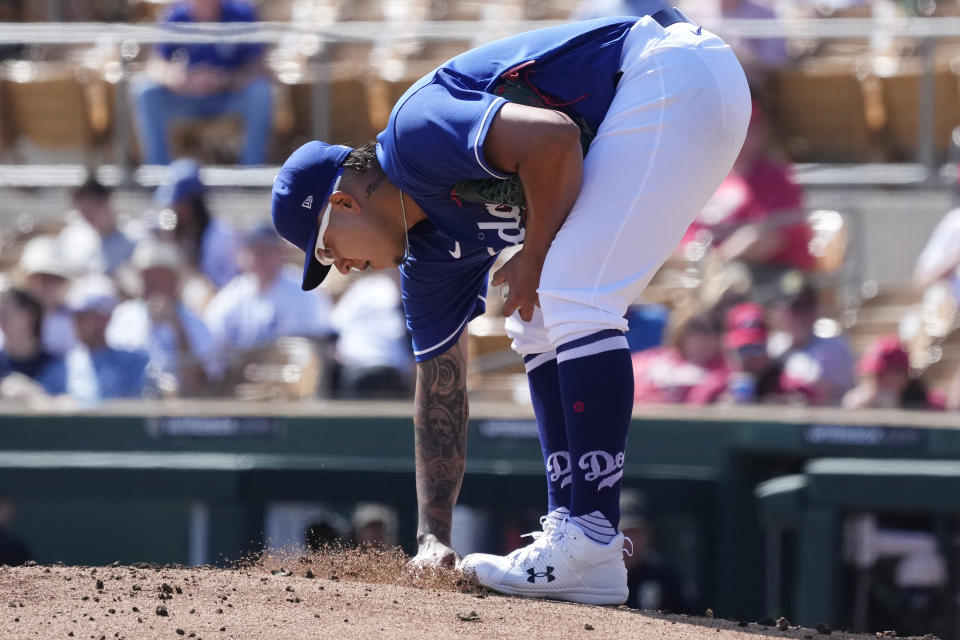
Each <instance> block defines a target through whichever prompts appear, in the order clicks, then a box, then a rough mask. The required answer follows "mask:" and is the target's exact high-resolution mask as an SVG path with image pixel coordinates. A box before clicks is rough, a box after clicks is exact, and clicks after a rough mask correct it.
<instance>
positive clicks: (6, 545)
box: [0, 498, 32, 567]
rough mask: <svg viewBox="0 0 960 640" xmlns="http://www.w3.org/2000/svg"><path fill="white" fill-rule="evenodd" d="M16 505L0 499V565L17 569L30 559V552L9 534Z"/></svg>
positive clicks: (10, 501)
mask: <svg viewBox="0 0 960 640" xmlns="http://www.w3.org/2000/svg"><path fill="white" fill-rule="evenodd" d="M15 513H16V505H14V503H13V501H12V500H10V499H8V498H0V565H6V566H8V567H17V566H20V565H23V564H26V563H27V562H28V561H29V560H31V559H32V557H31V555H30V550H29V549H27V546H26V545H25V544H23V542H21V541H20V540H19V539H17V538H16V537H14V536H13V534H11V533H10V524H11V523H12V522H13V516H14V514H15Z"/></svg>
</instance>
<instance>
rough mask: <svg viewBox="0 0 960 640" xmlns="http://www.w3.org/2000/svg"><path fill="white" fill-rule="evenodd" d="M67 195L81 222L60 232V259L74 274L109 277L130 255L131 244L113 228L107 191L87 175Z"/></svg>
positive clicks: (111, 205)
mask: <svg viewBox="0 0 960 640" xmlns="http://www.w3.org/2000/svg"><path fill="white" fill-rule="evenodd" d="M71 196H72V199H73V206H74V207H75V208H76V210H77V211H78V212H80V215H81V216H82V219H80V220H74V221H72V222H70V223H68V224H67V226H66V227H64V228H63V230H62V231H61V232H60V235H59V237H58V239H59V242H60V246H61V247H62V248H63V253H64V260H65V261H66V263H67V264H68V265H70V267H71V268H72V270H73V271H74V272H88V273H106V274H109V275H113V274H114V273H115V272H116V270H117V267H119V266H120V265H121V264H123V263H124V262H126V261H127V260H128V259H129V258H130V255H131V254H133V247H134V241H133V240H131V239H130V238H129V237H128V236H127V235H126V234H125V233H123V232H122V231H120V229H119V228H118V227H117V214H116V212H115V211H114V209H113V203H112V201H111V196H112V192H111V189H110V188H109V187H106V186H104V185H102V184H101V183H100V182H99V181H97V179H96V178H95V177H94V176H92V175H91V176H90V177H89V178H87V180H86V181H85V182H84V183H83V184H82V185H80V186H79V187H77V188H76V189H74V190H73V192H72V194H71Z"/></svg>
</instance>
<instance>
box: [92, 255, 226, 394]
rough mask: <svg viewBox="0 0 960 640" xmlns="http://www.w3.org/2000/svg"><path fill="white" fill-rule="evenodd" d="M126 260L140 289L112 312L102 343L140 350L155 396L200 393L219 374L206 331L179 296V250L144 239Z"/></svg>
mask: <svg viewBox="0 0 960 640" xmlns="http://www.w3.org/2000/svg"><path fill="white" fill-rule="evenodd" d="M131 263H132V265H133V267H134V269H136V270H137V272H138V273H139V275H140V278H141V281H142V284H143V294H142V297H140V298H136V299H132V300H127V301H126V302H124V303H122V304H121V305H120V306H118V307H117V309H116V310H115V311H114V313H113V317H112V318H111V320H110V325H109V326H108V327H107V343H108V344H109V345H110V346H112V347H115V348H119V349H130V350H137V349H142V350H144V351H146V352H147V353H148V354H149V356H150V364H149V365H148V374H149V375H150V376H151V378H152V379H153V383H154V384H155V385H156V386H157V391H158V392H159V394H160V395H163V396H176V395H203V394H205V393H206V392H207V391H208V390H209V386H208V384H209V383H210V382H211V381H212V380H216V379H217V378H219V377H220V375H221V373H222V366H221V365H220V363H219V361H218V360H217V357H216V348H215V345H214V343H213V340H212V338H211V336H210V330H209V329H208V328H207V326H206V325H205V324H204V322H203V320H201V319H200V318H198V317H197V316H196V315H194V314H193V313H192V312H191V311H190V310H189V309H188V308H187V307H186V306H185V305H184V304H183V303H182V301H181V299H180V291H179V287H180V272H181V268H182V267H181V265H182V264H183V257H182V255H181V253H180V251H179V250H178V249H177V247H176V246H175V245H173V244H170V243H164V242H159V241H156V240H144V241H142V242H141V243H140V244H138V245H137V249H136V251H134V253H133V257H132V258H131Z"/></svg>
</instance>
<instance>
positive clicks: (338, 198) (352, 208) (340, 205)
mask: <svg viewBox="0 0 960 640" xmlns="http://www.w3.org/2000/svg"><path fill="white" fill-rule="evenodd" d="M330 202H331V203H333V206H334V207H336V208H337V209H339V210H341V211H346V212H348V213H360V212H361V208H360V203H359V202H357V200H356V198H354V197H353V196H351V195H350V194H349V193H347V192H346V191H334V192H333V193H331V194H330Z"/></svg>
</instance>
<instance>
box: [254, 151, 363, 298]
mask: <svg viewBox="0 0 960 640" xmlns="http://www.w3.org/2000/svg"><path fill="white" fill-rule="evenodd" d="M351 151H353V149H351V148H350V147H344V146H341V145H329V144H327V143H325V142H320V141H319V140H314V141H313V142H308V143H307V144H305V145H303V146H302V147H300V148H299V149H297V150H296V151H294V152H293V153H292V154H291V155H290V157H289V158H287V161H286V162H284V163H283V166H282V167H281V168H280V173H278V174H277V178H276V179H275V180H274V182H273V203H272V206H271V208H272V214H273V226H274V227H275V228H276V229H277V232H279V233H280V235H281V236H283V237H284V239H285V240H287V242H289V243H290V244H293V245H295V246H297V247H300V249H302V250H303V252H304V253H305V254H306V260H305V261H304V264H303V283H302V284H301V288H302V289H303V290H304V291H310V290H311V289H315V288H316V287H318V286H320V283H321V282H323V279H324V278H326V277H327V272H329V271H330V265H329V264H321V263H320V261H319V260H317V258H316V256H315V255H314V252H313V248H314V246H316V243H317V233H318V231H319V228H320V226H321V224H320V220H319V218H320V215H319V214H321V213H325V214H326V215H325V216H324V217H326V216H328V215H329V211H328V210H327V201H328V200H329V199H330V194H331V193H332V192H333V188H334V185H335V184H336V183H337V179H338V178H339V177H340V175H341V174H342V173H343V161H344V160H346V158H347V155H348V154H349V153H350V152H351ZM324 226H325V225H324Z"/></svg>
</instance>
